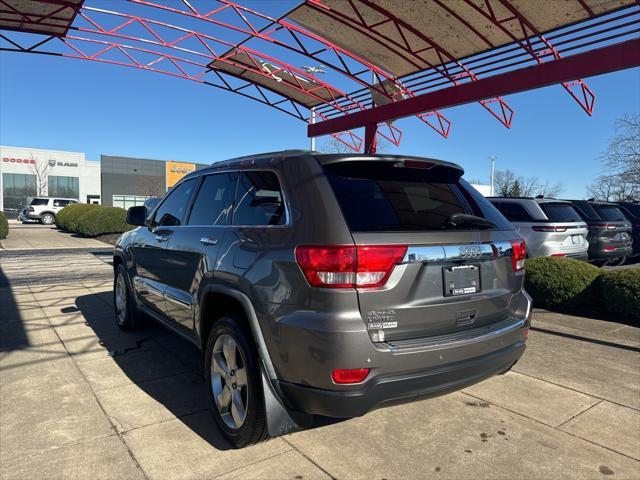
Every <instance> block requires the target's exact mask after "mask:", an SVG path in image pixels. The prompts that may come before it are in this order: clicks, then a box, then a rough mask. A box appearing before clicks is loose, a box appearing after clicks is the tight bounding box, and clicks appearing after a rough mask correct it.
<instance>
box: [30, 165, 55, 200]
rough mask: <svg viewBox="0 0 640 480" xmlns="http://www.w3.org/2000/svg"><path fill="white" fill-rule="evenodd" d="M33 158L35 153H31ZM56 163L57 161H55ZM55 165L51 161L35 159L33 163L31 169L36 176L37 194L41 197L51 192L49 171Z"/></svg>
mask: <svg viewBox="0 0 640 480" xmlns="http://www.w3.org/2000/svg"><path fill="white" fill-rule="evenodd" d="M31 160H33V155H31ZM54 164H55V163H54ZM53 166H54V165H52V164H51V161H49V162H38V161H34V162H33V163H32V164H31V171H32V172H33V175H34V176H35V177H36V195H38V196H39V197H44V196H47V195H48V192H49V173H51V169H52V168H53Z"/></svg>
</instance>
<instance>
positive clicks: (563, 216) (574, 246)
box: [532, 202, 589, 255]
mask: <svg viewBox="0 0 640 480" xmlns="http://www.w3.org/2000/svg"><path fill="white" fill-rule="evenodd" d="M540 208H541V209H542V211H543V212H544V213H545V215H546V216H547V218H548V219H549V223H545V224H544V225H539V226H533V227H532V230H534V231H537V232H545V234H546V236H545V243H546V244H547V245H554V246H555V247H556V249H557V253H555V254H554V255H564V254H571V253H572V252H575V251H583V252H584V249H585V248H586V240H587V235H588V233H589V231H588V229H587V224H586V223H585V222H584V220H582V218H581V217H580V215H579V214H578V212H577V211H576V210H575V208H574V207H573V205H571V204H570V203H568V202H543V203H540Z"/></svg>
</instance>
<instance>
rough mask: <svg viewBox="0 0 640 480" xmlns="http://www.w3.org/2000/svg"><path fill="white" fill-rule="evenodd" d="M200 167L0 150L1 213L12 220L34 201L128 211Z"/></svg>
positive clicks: (108, 157) (160, 161)
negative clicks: (70, 200)
mask: <svg viewBox="0 0 640 480" xmlns="http://www.w3.org/2000/svg"><path fill="white" fill-rule="evenodd" d="M205 166H206V165H204V164H198V163H188V162H176V161H164V160H150V159H144V158H129V157H121V156H113V155H101V158H100V161H91V160H87V159H86V158H85V154H84V153H80V152H65V151H58V150H43V149H37V148H23V147H9V146H0V192H1V193H2V194H1V195H0V211H3V212H5V213H6V214H7V216H9V217H15V216H16V215H17V214H18V213H19V212H20V210H22V208H23V207H24V206H25V205H26V204H27V203H28V202H29V200H30V198H32V197H36V196H39V197H65V198H74V199H77V200H78V201H80V202H82V203H101V204H103V205H109V206H114V207H122V208H129V207H131V206H134V205H141V204H143V203H144V201H145V200H146V199H147V198H149V197H159V196H162V195H164V194H165V192H166V191H167V190H168V189H169V188H171V187H172V186H173V185H174V184H175V183H176V182H177V181H178V180H180V179H181V178H182V177H183V176H184V175H186V174H187V173H189V172H192V171H194V170H196V169H198V168H202V167H205Z"/></svg>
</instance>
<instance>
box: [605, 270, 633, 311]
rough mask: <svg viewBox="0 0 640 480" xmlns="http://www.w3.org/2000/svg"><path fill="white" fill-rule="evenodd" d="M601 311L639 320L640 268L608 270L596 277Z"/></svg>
mask: <svg viewBox="0 0 640 480" xmlns="http://www.w3.org/2000/svg"><path fill="white" fill-rule="evenodd" d="M597 284H598V290H599V292H600V295H599V297H600V302H601V308H602V310H603V311H606V312H612V313H615V314H619V315H623V316H625V317H627V318H630V319H633V320H640V269H639V268H629V269H625V270H610V271H608V272H603V273H602V274H601V275H600V277H598V281H597Z"/></svg>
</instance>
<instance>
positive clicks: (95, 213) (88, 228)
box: [75, 207, 134, 237]
mask: <svg viewBox="0 0 640 480" xmlns="http://www.w3.org/2000/svg"><path fill="white" fill-rule="evenodd" d="M126 216H127V211H126V210H125V209H124V208H118V207H98V208H92V209H89V210H88V211H87V212H85V213H84V214H83V215H82V216H81V217H80V218H78V220H77V228H76V230H75V231H76V232H77V233H79V234H81V235H84V236H87V237H96V236H98V235H104V234H107V233H123V232H126V231H127V230H131V229H132V228H134V227H133V226H131V225H129V224H128V223H127V222H126V220H125V219H126Z"/></svg>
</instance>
